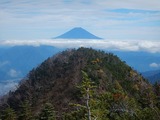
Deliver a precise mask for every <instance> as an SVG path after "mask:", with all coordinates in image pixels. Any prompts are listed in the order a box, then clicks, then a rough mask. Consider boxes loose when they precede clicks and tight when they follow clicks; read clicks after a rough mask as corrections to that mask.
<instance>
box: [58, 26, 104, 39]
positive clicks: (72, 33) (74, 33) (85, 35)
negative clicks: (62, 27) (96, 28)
mask: <svg viewBox="0 0 160 120" xmlns="http://www.w3.org/2000/svg"><path fill="white" fill-rule="evenodd" d="M55 38H56V39H102V38H100V37H97V36H95V35H93V34H92V33H90V32H88V31H87V30H85V29H83V28H81V27H75V28H73V29H71V30H69V31H68V32H66V33H64V34H62V35H60V36H58V37H55Z"/></svg>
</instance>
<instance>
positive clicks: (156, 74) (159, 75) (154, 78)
mask: <svg viewBox="0 0 160 120" xmlns="http://www.w3.org/2000/svg"><path fill="white" fill-rule="evenodd" d="M142 75H143V76H144V77H145V78H146V79H148V80H149V82H150V83H152V84H154V83H155V82H160V70H154V71H147V72H143V73H142Z"/></svg>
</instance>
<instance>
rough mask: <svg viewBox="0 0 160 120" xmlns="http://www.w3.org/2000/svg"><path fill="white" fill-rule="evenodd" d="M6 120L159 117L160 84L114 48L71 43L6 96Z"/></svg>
mask: <svg viewBox="0 0 160 120" xmlns="http://www.w3.org/2000/svg"><path fill="white" fill-rule="evenodd" d="M0 118H1V119H2V120H158V119H160V84H159V83H156V84H155V85H154V86H152V85H151V84H149V82H148V81H147V80H145V79H144V78H143V77H142V76H141V75H139V74H138V73H137V72H136V71H135V70H133V69H132V68H131V67H129V66H128V65H127V64H126V63H125V62H123V61H121V60H120V59H119V58H118V57H117V56H115V55H113V54H112V53H105V52H103V51H96V50H93V49H92V48H83V47H82V48H79V49H68V50H66V51H63V52H61V53H59V54H57V55H54V56H53V57H50V58H48V59H47V60H45V61H44V62H43V63H42V64H41V65H39V66H38V67H37V68H35V69H33V70H31V71H30V72H29V74H28V75H27V77H26V78H24V79H23V80H21V82H20V83H19V86H18V88H17V90H16V91H14V92H9V93H8V94H7V95H5V96H4V97H3V98H2V99H1V105H0Z"/></svg>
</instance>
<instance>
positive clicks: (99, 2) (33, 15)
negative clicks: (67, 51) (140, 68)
mask: <svg viewBox="0 0 160 120" xmlns="http://www.w3.org/2000/svg"><path fill="white" fill-rule="evenodd" d="M73 27H83V28H85V29H86V30H88V31H89V32H91V33H93V34H95V35H96V36H99V37H101V38H104V39H106V40H107V41H109V42H110V44H108V43H107V45H106V44H103V45H105V46H108V45H110V46H108V48H109V49H111V48H113V49H119V50H124V49H125V50H133V51H139V50H144V51H150V52H160V48H159V46H160V0H1V1H0V28H1V29H0V45H11V44H12V45H16V44H18V45H21V44H27V45H30V44H35V45H38V44H50V42H53V40H52V41H51V40H50V41H49V40H48V39H50V38H53V37H56V36H58V35H60V34H62V33H64V32H66V31H68V30H70V29H72V28H73ZM44 39H46V40H44ZM113 40H114V43H113V42H112V41H113ZM44 41H47V42H46V43H45V42H44ZM115 41H117V42H115ZM135 41H136V42H135ZM54 42H57V41H54ZM90 42H91V41H90ZM90 42H89V43H90ZM99 42H101V43H103V41H99ZM99 42H98V41H97V43H98V44H100V43H99ZM64 43H65V44H64V45H66V41H64ZM69 43H70V44H72V42H71V41H70V42H69ZM73 43H74V42H73ZM77 43H79V42H77ZM94 43H96V41H94ZM124 43H125V45H126V46H125V48H124V47H123V46H124ZM133 43H134V44H133ZM143 43H145V44H143ZM52 44H53V43H52ZM60 44H61V45H63V43H62V41H61V42H60ZM86 44H88V43H86ZM53 45H55V44H53ZM127 45H128V46H127ZM72 46H73V45H72ZM79 46H85V45H81V44H80V45H79ZM100 46H101V45H100ZM98 47H99V46H98ZM103 47H104V46H103Z"/></svg>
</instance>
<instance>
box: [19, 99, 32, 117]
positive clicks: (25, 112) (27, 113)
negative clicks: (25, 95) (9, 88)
mask: <svg viewBox="0 0 160 120" xmlns="http://www.w3.org/2000/svg"><path fill="white" fill-rule="evenodd" d="M32 118H33V117H32V112H31V105H30V104H29V102H28V101H27V100H26V101H24V103H22V104H21V113H20V115H19V120H31V119H32Z"/></svg>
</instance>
